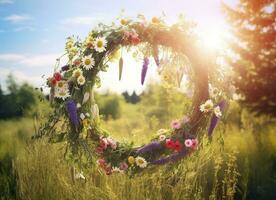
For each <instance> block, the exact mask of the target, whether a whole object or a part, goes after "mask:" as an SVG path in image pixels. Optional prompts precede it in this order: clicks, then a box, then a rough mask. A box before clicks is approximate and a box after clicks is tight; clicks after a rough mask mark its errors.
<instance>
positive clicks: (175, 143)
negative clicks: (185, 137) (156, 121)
mask: <svg viewBox="0 0 276 200" xmlns="http://www.w3.org/2000/svg"><path fill="white" fill-rule="evenodd" d="M181 148H182V145H181V144H180V142H179V141H178V140H177V141H175V142H174V144H173V149H174V150H175V151H177V152H179V151H180V150H181Z"/></svg>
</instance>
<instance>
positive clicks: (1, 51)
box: [0, 0, 237, 92]
mask: <svg viewBox="0 0 276 200" xmlns="http://www.w3.org/2000/svg"><path fill="white" fill-rule="evenodd" d="M225 2H227V3H228V4H230V5H235V4H236V2H237V0H226V1H225ZM122 9H124V10H125V16H126V17H130V18H135V17H136V16H137V14H139V13H142V14H144V15H145V16H147V17H148V18H149V19H151V17H153V16H160V15H162V12H165V14H166V18H165V20H166V21H167V22H169V23H171V22H174V21H176V19H177V15H178V14H181V13H183V14H184V15H185V16H186V17H187V18H188V19H190V20H193V21H194V22H196V23H197V24H198V28H199V29H200V30H201V31H202V32H204V31H206V32H208V31H210V30H213V31H212V32H213V33H216V32H219V31H221V30H224V29H225V30H226V29H227V26H226V24H225V21H224V18H223V14H222V13H221V8H220V0H204V1H203V0H193V1H190V0H169V1H168V0H136V1H134V0H129V1H126V0H124V1H122V0H117V1H115V0H105V1H103V0H78V1H76V0H56V1H54V0H39V1H38V0H0V83H1V85H4V80H5V77H6V75H7V74H9V73H10V72H12V73H13V74H14V76H15V77H16V78H17V80H19V81H28V82H30V83H32V84H34V85H36V86H39V85H41V84H42V83H43V79H41V75H43V74H46V75H49V74H51V73H52V70H53V65H54V64H55V58H56V57H58V56H59V55H61V54H62V53H63V49H64V43H65V39H66V37H67V36H69V35H73V34H74V35H79V36H80V37H81V38H84V37H85V35H86V34H87V33H88V32H89V30H91V29H92V28H93V26H95V25H96V24H97V23H98V22H104V23H107V24H110V23H111V22H112V21H113V20H114V19H115V18H117V17H118V16H119V14H120V11H121V10H122ZM214 37H216V35H214ZM127 62H128V63H129V65H137V67H131V68H128V67H127V66H126V69H125V71H124V74H128V76H123V80H122V81H121V82H119V81H118V80H117V77H118V76H117V74H116V73H117V68H116V66H112V69H111V70H110V71H109V72H107V74H105V75H103V76H102V77H103V79H104V89H111V90H114V91H118V92H121V91H123V90H128V91H131V90H133V89H135V90H137V91H138V92H139V91H142V90H143V89H144V87H145V86H141V85H140V84H139V83H140V81H139V78H140V77H139V75H138V76H137V74H140V67H139V64H140V63H134V62H133V61H131V59H129V58H127ZM153 68H154V67H153ZM148 75H149V79H151V78H152V79H154V77H155V76H156V73H155V69H151V70H150V71H149V74H148Z"/></svg>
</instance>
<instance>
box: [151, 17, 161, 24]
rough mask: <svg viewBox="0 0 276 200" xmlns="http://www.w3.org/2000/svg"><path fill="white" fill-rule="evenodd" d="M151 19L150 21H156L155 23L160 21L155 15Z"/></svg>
mask: <svg viewBox="0 0 276 200" xmlns="http://www.w3.org/2000/svg"><path fill="white" fill-rule="evenodd" d="M151 21H152V23H156V24H158V23H159V22H160V21H159V19H158V18H157V17H153V18H152V20H151Z"/></svg>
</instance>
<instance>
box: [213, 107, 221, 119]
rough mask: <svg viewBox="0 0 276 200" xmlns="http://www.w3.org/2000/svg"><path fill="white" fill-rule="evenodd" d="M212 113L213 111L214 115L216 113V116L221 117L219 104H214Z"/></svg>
mask: <svg viewBox="0 0 276 200" xmlns="http://www.w3.org/2000/svg"><path fill="white" fill-rule="evenodd" d="M214 113H215V115H216V117H217V118H219V117H221V115H222V114H221V110H220V107H219V106H216V107H215V108H214Z"/></svg>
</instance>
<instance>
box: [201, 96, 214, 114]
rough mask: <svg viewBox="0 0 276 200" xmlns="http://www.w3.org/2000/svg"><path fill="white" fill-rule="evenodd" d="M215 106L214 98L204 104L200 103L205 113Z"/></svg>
mask: <svg viewBox="0 0 276 200" xmlns="http://www.w3.org/2000/svg"><path fill="white" fill-rule="evenodd" d="M213 106H214V104H213V102H212V100H210V99H209V100H207V101H206V102H205V103H204V104H202V105H200V111H201V112H204V113H207V112H210V111H211V110H212V109H213Z"/></svg>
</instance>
